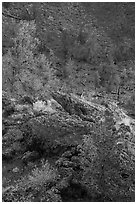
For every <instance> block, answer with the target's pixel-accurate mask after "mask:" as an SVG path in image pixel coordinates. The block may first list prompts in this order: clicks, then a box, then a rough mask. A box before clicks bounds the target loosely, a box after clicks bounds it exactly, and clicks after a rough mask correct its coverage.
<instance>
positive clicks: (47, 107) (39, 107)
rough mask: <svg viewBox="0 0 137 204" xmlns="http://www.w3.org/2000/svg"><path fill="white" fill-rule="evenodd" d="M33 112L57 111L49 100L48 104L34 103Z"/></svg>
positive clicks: (42, 102) (43, 102)
mask: <svg viewBox="0 0 137 204" xmlns="http://www.w3.org/2000/svg"><path fill="white" fill-rule="evenodd" d="M33 110H34V111H35V112H50V113H54V112H55V110H54V109H53V108H52V103H51V101H50V100H48V101H47V103H46V102H45V101H36V102H35V103H33Z"/></svg>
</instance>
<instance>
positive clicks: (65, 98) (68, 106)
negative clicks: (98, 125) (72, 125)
mask: <svg viewBox="0 0 137 204" xmlns="http://www.w3.org/2000/svg"><path fill="white" fill-rule="evenodd" d="M52 97H53V98H54V99H55V100H56V101H57V102H58V103H59V104H61V106H62V107H63V108H64V110H65V111H66V112H68V113H69V114H70V115H73V114H75V115H77V116H79V117H80V118H81V119H82V120H85V121H89V122H93V123H94V122H95V121H96V119H98V117H100V114H101V113H102V112H103V111H104V108H103V106H102V107H101V105H98V107H97V106H96V105H95V104H93V103H91V102H87V101H85V100H83V99H80V98H78V97H76V96H70V95H68V94H65V93H62V92H52Z"/></svg>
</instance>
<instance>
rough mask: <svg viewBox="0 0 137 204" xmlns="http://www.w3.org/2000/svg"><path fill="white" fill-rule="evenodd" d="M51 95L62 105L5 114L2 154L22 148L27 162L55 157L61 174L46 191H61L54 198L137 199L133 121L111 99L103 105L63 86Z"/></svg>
mask: <svg viewBox="0 0 137 204" xmlns="http://www.w3.org/2000/svg"><path fill="white" fill-rule="evenodd" d="M51 95H52V96H53V98H54V100H55V101H57V104H59V106H61V107H62V108H58V109H57V108H56V107H55V109H54V107H53V106H50V108H49V106H48V108H44V111H43V109H42V110H41V109H40V110H39V111H38V110H37V113H36V112H35V110H33V106H32V108H31V111H26V112H25V113H24V110H21V111H20V112H19V111H15V112H14V113H13V114H11V115H8V116H6V117H4V118H3V122H4V126H5V128H4V131H3V159H5V160H9V159H12V158H13V157H16V155H19V154H20V158H21V160H22V162H23V163H24V165H28V163H29V162H35V161H36V160H38V159H40V158H44V159H48V158H52V157H54V159H55V158H56V159H55V161H54V166H55V167H56V168H57V170H58V173H59V175H60V176H59V180H58V182H57V183H56V185H55V186H52V188H51V189H48V192H46V193H47V194H46V193H45V195H47V201H48V200H49V201H50V200H52V199H50V195H51V194H52V193H53V192H52V189H54V190H55V191H57V192H58V193H57V194H56V193H53V195H54V196H55V197H54V196H53V197H54V198H53V200H56V196H57V195H58V196H57V197H58V198H59V200H60V199H62V201H66V197H67V194H69V195H68V197H69V196H70V195H71V194H72V195H71V196H70V200H69V201H104V202H106V201H114V202H117V201H134V192H135V191H134V187H135V184H134V181H135V178H134V173H135V166H134V165H135V151H134V149H135V131H134V121H132V122H131V121H130V122H129V123H127V121H126V120H125V119H126V118H127V115H126V114H125V113H124V112H123V111H122V110H121V111H120V110H119V107H118V106H116V105H115V104H113V103H111V102H108V105H107V106H105V105H103V104H102V105H101V104H100V103H98V104H96V103H93V102H89V101H86V100H85V99H81V98H79V97H77V96H75V95H68V94H65V93H61V92H53V93H52V94H51ZM55 101H54V103H55ZM45 104H46V103H45ZM45 106H46V105H45ZM4 107H7V106H4ZM51 110H52V111H51ZM53 110H55V111H53ZM125 121H126V122H125ZM5 129H6V130H5ZM77 189H79V192H80V193H78V191H77ZM72 192H73V193H72ZM74 194H75V196H74ZM63 195H64V196H63ZM83 195H84V196H83ZM82 196H83V197H82ZM82 199H83V200H82ZM84 199H85V200H84Z"/></svg>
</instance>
